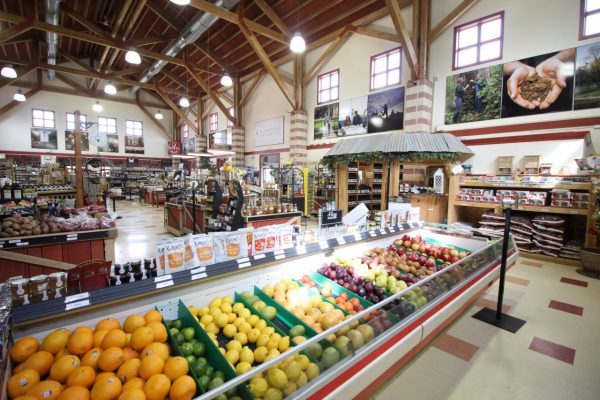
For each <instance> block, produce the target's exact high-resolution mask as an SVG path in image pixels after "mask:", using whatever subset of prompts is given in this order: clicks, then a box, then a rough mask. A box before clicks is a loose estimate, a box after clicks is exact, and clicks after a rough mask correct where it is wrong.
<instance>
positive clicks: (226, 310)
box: [219, 303, 232, 314]
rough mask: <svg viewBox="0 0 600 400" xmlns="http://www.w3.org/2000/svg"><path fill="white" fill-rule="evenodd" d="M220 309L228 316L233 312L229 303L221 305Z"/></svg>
mask: <svg viewBox="0 0 600 400" xmlns="http://www.w3.org/2000/svg"><path fill="white" fill-rule="evenodd" d="M219 308H220V309H221V311H223V312H224V313H226V314H229V313H230V312H232V308H231V304H229V303H221V305H220V306H219Z"/></svg>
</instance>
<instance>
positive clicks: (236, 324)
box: [233, 317, 246, 328]
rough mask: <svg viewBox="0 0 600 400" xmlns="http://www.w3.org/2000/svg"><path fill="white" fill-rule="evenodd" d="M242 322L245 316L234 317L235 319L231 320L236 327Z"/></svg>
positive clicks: (244, 320)
mask: <svg viewBox="0 0 600 400" xmlns="http://www.w3.org/2000/svg"><path fill="white" fill-rule="evenodd" d="M244 322H246V319H245V318H242V317H237V318H236V319H235V321H233V324H234V325H235V327H236V328H239V327H240V325H242V324H243V323H244Z"/></svg>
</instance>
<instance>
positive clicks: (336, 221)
mask: <svg viewBox="0 0 600 400" xmlns="http://www.w3.org/2000/svg"><path fill="white" fill-rule="evenodd" d="M342 213H343V212H342V210H322V211H321V212H320V214H319V227H321V228H328V227H332V226H337V225H341V224H342Z"/></svg>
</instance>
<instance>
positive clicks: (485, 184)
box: [459, 182, 590, 190]
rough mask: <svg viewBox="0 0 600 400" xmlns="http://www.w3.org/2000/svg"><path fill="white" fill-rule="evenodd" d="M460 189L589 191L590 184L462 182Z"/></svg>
mask: <svg viewBox="0 0 600 400" xmlns="http://www.w3.org/2000/svg"><path fill="white" fill-rule="evenodd" d="M459 186H460V187H483V188H490V189H539V190H551V189H561V190H562V189H564V190H590V183H587V182H586V183H557V184H556V185H533V184H527V183H524V184H518V183H500V182H494V183H488V182H471V183H467V182H462V183H460V185H459Z"/></svg>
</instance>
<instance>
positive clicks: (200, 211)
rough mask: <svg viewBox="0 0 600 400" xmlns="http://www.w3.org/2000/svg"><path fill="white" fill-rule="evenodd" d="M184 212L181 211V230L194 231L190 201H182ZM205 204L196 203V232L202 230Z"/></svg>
mask: <svg viewBox="0 0 600 400" xmlns="http://www.w3.org/2000/svg"><path fill="white" fill-rule="evenodd" d="M183 207H184V213H183V232H184V233H185V234H188V233H194V222H193V214H192V213H193V211H194V210H193V209H192V202H191V201H184V202H183ZM205 210H206V206H205V205H204V204H196V207H195V212H196V233H202V232H204V211H205Z"/></svg>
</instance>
